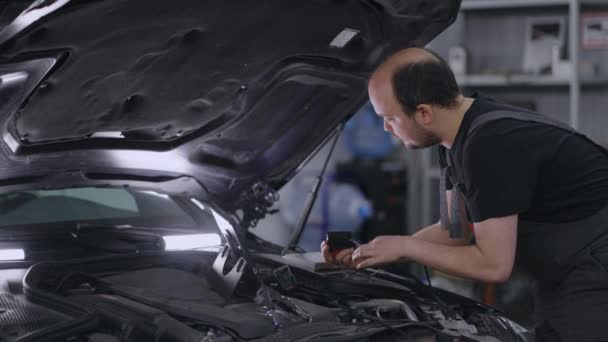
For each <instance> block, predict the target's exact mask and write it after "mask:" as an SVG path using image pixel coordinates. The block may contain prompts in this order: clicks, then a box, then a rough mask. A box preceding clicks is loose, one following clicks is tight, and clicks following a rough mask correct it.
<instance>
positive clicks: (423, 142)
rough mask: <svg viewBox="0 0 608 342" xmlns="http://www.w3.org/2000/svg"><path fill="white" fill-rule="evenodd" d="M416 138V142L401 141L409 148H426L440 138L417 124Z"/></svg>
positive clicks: (439, 140) (435, 143)
mask: <svg viewBox="0 0 608 342" xmlns="http://www.w3.org/2000/svg"><path fill="white" fill-rule="evenodd" d="M418 134H419V135H418V140H419V141H420V142H419V143H418V144H408V143H405V142H404V143H403V144H404V145H405V147H407V148H408V149H410V150H419V149H422V148H427V147H431V146H434V145H437V144H439V143H440V142H441V139H439V137H438V136H436V135H435V134H433V133H431V132H429V131H427V130H426V129H424V128H422V127H420V126H418Z"/></svg>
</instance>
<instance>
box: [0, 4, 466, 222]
mask: <svg viewBox="0 0 608 342" xmlns="http://www.w3.org/2000/svg"><path fill="white" fill-rule="evenodd" d="M459 5H460V1H459V0H407V1H405V0H404V1H399V0H391V1H388V0H375V1H374V0H366V1H364V0H360V1H321V0H318V1H310V0H293V1H283V0H265V1H256V2H255V4H254V3H252V2H251V1H247V0H222V1H200V0H180V1H161V0H128V1H127V0H105V1H70V0H47V1H37V2H35V3H34V4H33V5H32V6H30V7H27V6H28V5H27V4H26V2H24V1H14V2H5V3H4V4H0V25H2V26H0V30H1V31H0V79H1V82H0V98H1V99H2V101H0V117H1V118H2V142H1V143H2V145H3V148H2V149H1V150H0V165H1V166H0V181H2V182H3V183H2V184H12V185H14V184H15V183H23V182H32V181H40V179H41V178H44V177H46V176H47V175H53V176H54V177H56V176H57V175H58V174H65V173H67V172H68V171H69V172H76V173H78V177H79V178H78V179H79V180H82V181H83V182H85V183H86V179H89V178H95V179H100V178H104V177H108V178H113V179H120V178H129V179H137V180H146V179H162V180H165V181H166V180H167V179H171V178H177V177H190V178H191V179H194V180H196V181H198V182H199V183H200V184H201V185H202V186H203V187H204V189H205V192H206V195H205V196H206V197H207V198H205V200H207V201H210V202H213V203H215V204H217V205H218V207H221V208H222V209H223V210H225V211H227V212H234V211H236V210H237V209H239V208H242V207H243V206H245V205H247V202H251V201H255V196H256V195H255V194H253V195H252V196H253V197H252V196H247V195H244V193H247V191H250V189H251V187H252V186H253V185H254V184H264V185H269V186H268V188H269V189H276V188H278V187H279V186H281V185H282V184H283V183H284V182H285V180H286V178H287V177H288V176H290V175H291V174H292V173H293V170H294V169H296V167H297V166H298V165H300V164H301V163H302V162H303V161H304V160H305V159H306V157H307V156H308V155H310V153H311V152H312V151H313V150H314V149H315V148H316V147H317V146H318V145H319V144H320V143H321V142H322V141H323V140H324V139H325V138H327V136H328V135H329V134H331V132H332V131H333V130H334V128H335V127H336V126H337V125H338V124H339V123H340V122H342V121H344V120H345V119H346V118H347V117H348V116H349V115H350V114H352V113H353V112H354V111H355V110H356V109H357V108H358V107H359V106H360V105H361V104H362V102H363V101H365V98H366V79H367V75H368V74H369V72H370V71H372V70H373V68H374V67H375V66H377V65H378V64H379V63H380V61H381V59H382V58H383V57H385V56H387V55H388V54H390V53H391V52H393V51H395V50H397V49H400V48H403V47H406V46H411V45H416V46H423V45H424V44H426V43H428V42H429V41H430V40H431V39H432V38H434V37H435V36H436V35H438V34H439V33H440V32H441V31H442V30H444V29H445V28H446V27H447V26H448V25H449V24H450V23H451V22H453V20H454V19H455V16H456V13H457V11H458V8H459ZM19 13H20V15H19V16H17V15H18V14H19ZM91 175H94V176H91ZM55 185H56V186H60V184H57V183H55ZM262 189H266V188H265V187H262Z"/></svg>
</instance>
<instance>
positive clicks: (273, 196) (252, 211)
mask: <svg viewBox="0 0 608 342" xmlns="http://www.w3.org/2000/svg"><path fill="white" fill-rule="evenodd" d="M278 200H279V193H278V192H277V191H276V190H275V189H274V188H273V187H271V186H270V185H268V184H266V183H264V182H258V183H255V184H254V185H253V186H252V187H251V188H250V189H248V190H246V191H244V192H243V193H242V194H241V196H240V198H239V205H238V206H237V207H238V208H239V209H240V210H241V211H242V218H240V220H239V221H240V222H239V225H240V227H241V228H242V229H243V231H245V230H247V229H249V228H253V227H255V226H256V225H257V224H258V222H259V221H260V220H261V219H263V218H264V217H266V215H267V214H274V213H276V212H277V211H278V210H276V209H275V210H271V209H270V208H271V207H272V206H273V205H274V203H275V202H277V201H278Z"/></svg>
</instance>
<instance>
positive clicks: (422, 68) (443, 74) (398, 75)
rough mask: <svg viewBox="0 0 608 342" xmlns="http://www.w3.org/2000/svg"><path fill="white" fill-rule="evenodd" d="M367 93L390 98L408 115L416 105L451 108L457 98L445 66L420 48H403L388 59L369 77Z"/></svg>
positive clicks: (458, 90) (413, 110) (454, 84)
mask: <svg viewBox="0 0 608 342" xmlns="http://www.w3.org/2000/svg"><path fill="white" fill-rule="evenodd" d="M369 92H370V96H379V95H382V97H393V98H394V99H395V100H397V101H398V102H399V103H400V104H401V106H402V107H403V110H404V112H405V113H406V114H408V115H413V113H414V112H415V111H416V107H417V106H418V105H420V104H428V105H439V106H444V107H449V106H452V105H454V104H455V101H456V99H457V98H458V97H459V96H460V95H461V93H460V89H459V88H458V85H457V83H456V79H455V77H454V74H453V73H452V71H451V70H450V68H449V66H448V65H447V63H446V62H445V61H444V60H443V59H442V58H441V57H439V56H438V55H437V54H435V53H434V52H432V51H430V50H427V49H423V48H407V49H403V50H400V51H398V52H396V53H395V54H393V55H391V56H390V57H388V58H387V59H386V60H385V61H384V62H383V63H382V64H380V66H378V68H377V69H376V70H375V71H374V73H373V74H372V76H371V77H370V80H369Z"/></svg>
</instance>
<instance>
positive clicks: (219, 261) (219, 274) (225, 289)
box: [210, 245, 247, 298]
mask: <svg viewBox="0 0 608 342" xmlns="http://www.w3.org/2000/svg"><path fill="white" fill-rule="evenodd" d="M231 252H232V250H231V248H230V246H228V245H224V247H222V249H221V250H220V252H219V253H218V254H217V257H216V258H215V261H214V262H213V270H212V272H211V277H210V281H211V285H212V286H213V289H214V290H215V291H217V292H218V293H219V294H220V295H222V296H223V297H224V298H230V297H231V296H232V294H233V293H234V289H235V288H236V285H237V284H238V283H239V280H241V277H242V276H243V272H244V271H245V266H247V261H246V260H245V259H244V258H243V257H240V258H239V259H238V260H237V261H236V264H235V265H234V266H233V267H232V269H231V270H230V271H228V273H226V274H224V267H225V266H226V262H227V261H228V257H229V256H230V253H231Z"/></svg>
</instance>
